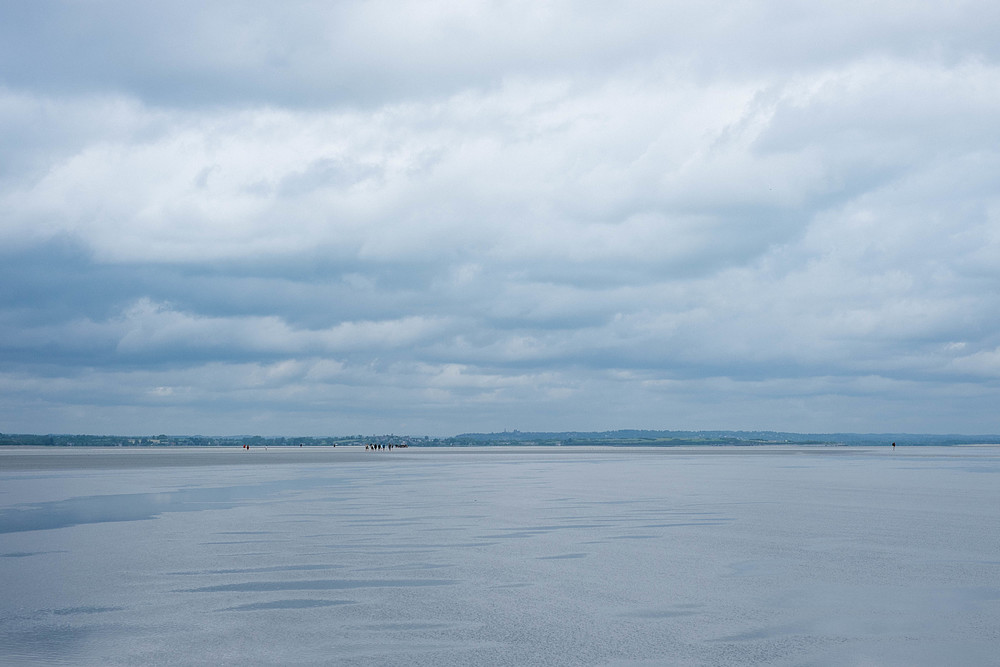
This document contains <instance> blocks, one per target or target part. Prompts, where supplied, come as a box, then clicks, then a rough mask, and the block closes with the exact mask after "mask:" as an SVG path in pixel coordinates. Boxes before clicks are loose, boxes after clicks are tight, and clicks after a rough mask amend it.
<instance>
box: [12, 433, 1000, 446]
mask: <svg viewBox="0 0 1000 667" xmlns="http://www.w3.org/2000/svg"><path fill="white" fill-rule="evenodd" d="M893 442H895V443H896V444H897V445H899V446H904V447H906V446H909V447H913V446H936V447H941V446H951V445H980V444H984V445H993V444H1000V435H963V434H913V433H789V432H780V431H653V430H629V429H626V430H617V431H562V432H522V431H517V430H515V431H504V432H501V433H463V434H460V435H455V436H451V437H446V438H432V437H428V436H413V435H346V436H323V437H285V436H273V437H264V436H259V435H234V436H201V435H165V434H160V435H152V436H151V435H143V436H125V435H70V434H46V435H38V434H10V433H0V446H34V447H226V446H232V447H241V446H243V445H250V446H251V447H255V446H257V447H334V446H350V445H362V446H363V445H366V444H371V443H374V444H394V445H406V446H409V447H484V446H508V447H509V446H536V447H538V446H552V447H557V446H562V447H581V446H589V447H592V446H603V447H691V446H706V447H711V446H723V445H724V446H746V447H752V446H758V445H812V446H822V447H851V446H865V447H871V446H878V445H890V444H891V443H893Z"/></svg>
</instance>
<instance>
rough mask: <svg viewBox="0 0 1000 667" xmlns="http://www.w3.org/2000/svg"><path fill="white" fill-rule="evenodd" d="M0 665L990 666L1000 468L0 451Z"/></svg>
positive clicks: (949, 461)
mask: <svg viewBox="0 0 1000 667" xmlns="http://www.w3.org/2000/svg"><path fill="white" fill-rule="evenodd" d="M0 584H2V586H3V589H4V595H3V596H0V663H4V664H74V665H77V664H145V663H154V664H194V663H198V664H202V663H219V664H237V663H239V664H329V663H336V664H345V665H353V664H359V665H361V664H399V665H403V664H406V665H413V664H417V665H421V664H423V665H449V664H453V665H468V664H489V665H494V664H510V665H521V664H553V665H564V664H565V665H580V664H614V665H619V664H621V665H629V664H650V665H653V664H681V665H687V664H690V665H701V664H712V665H717V664H733V665H737V664H739V665H743V664H752V663H757V664H778V665H802V664H808V665H852V664H853V665H868V664H879V665H939V664H1000V663H998V658H997V656H998V655H1000V448H994V447H953V448H913V449H906V450H903V451H896V452H892V451H891V450H888V449H887V448H878V449H863V448H820V447H816V448H806V447H803V448H791V447H775V448H758V447H754V448H704V449H698V448H691V449H688V448H685V449H680V448H678V449H576V448H558V449H555V448H550V449H532V448H510V449H508V448H489V449H474V450H465V449H463V450H447V449H415V448H411V449H408V450H395V451H392V452H365V451H364V450H360V451H359V450H356V449H352V448H337V450H327V451H311V452H301V451H299V452H296V451H290V450H289V451H275V450H274V449H273V448H272V451H270V452H266V453H264V452H255V453H253V454H251V455H249V456H247V455H244V454H243V452H242V451H241V450H240V451H239V453H237V452H236V451H233V450H230V451H222V450H214V451H191V450H171V451H169V452H164V451H162V450H160V451H149V452H137V451H134V450H133V451H129V452H119V453H117V454H116V453H115V452H113V451H99V452H87V451H75V452H72V453H67V452H60V451H52V450H46V451H40V452H33V451H28V450H23V449H19V450H16V451H12V450H4V451H0Z"/></svg>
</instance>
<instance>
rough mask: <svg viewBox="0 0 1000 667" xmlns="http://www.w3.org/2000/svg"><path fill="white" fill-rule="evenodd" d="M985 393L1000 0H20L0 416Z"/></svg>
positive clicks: (941, 422) (803, 403)
mask: <svg viewBox="0 0 1000 667" xmlns="http://www.w3.org/2000/svg"><path fill="white" fill-rule="evenodd" d="M998 408H1000V3H997V2H996V0H983V1H981V2H980V1H976V0H971V1H968V2H962V1H955V0H949V1H947V2H946V1H941V2H937V1H933V0H932V1H928V2H915V1H913V0H906V1H903V2H893V1H882V2H869V1H864V2H861V1H858V2H851V1H841V2H836V3H816V2H812V1H805V0H803V1H801V2H752V1H751V2H712V1H699V2H614V3H605V2H535V1H531V2H491V3H464V4H463V3H456V2H450V1H449V2H433V1H431V0H420V1H418V2H401V1H399V2H396V1H394V2H348V1H344V2H306V1H301V2H287V1H286V2H280V3H276V2H270V1H268V2H264V1H261V2H251V1H246V0H241V1H239V2H236V1H233V2H204V1H202V0H197V1H179V0H174V1H172V2H156V3H152V2H134V1H133V0H95V1H91V2H62V3H61V2H45V1H37V2H5V3H2V4H0V431H3V432H8V433H9V432H28V433H119V434H136V435H138V434H157V433H171V434H179V433H201V434H243V433H259V434H264V435H275V434H283V435H336V434H353V433H363V434H374V433H407V434H420V435H423V434H426V435H452V434H456V433H461V432H466V431H501V430H504V429H520V430H522V431H524V430H604V429H616V428H652V429H775V430H791V431H803V432H825V431H860V432H891V431H896V432H899V431H908V432H935V433H996V432H1000V409H998Z"/></svg>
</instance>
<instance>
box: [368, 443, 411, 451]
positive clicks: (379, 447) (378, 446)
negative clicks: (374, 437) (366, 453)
mask: <svg viewBox="0 0 1000 667" xmlns="http://www.w3.org/2000/svg"><path fill="white" fill-rule="evenodd" d="M394 447H406V445H377V444H374V443H373V444H370V445H365V449H370V450H373V451H374V450H376V449H389V450H391V449H393V448H394Z"/></svg>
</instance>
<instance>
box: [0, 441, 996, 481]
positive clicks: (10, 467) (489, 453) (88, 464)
mask: <svg viewBox="0 0 1000 667" xmlns="http://www.w3.org/2000/svg"><path fill="white" fill-rule="evenodd" d="M961 447H962V448H963V449H964V450H965V451H966V452H968V451H969V450H970V449H975V448H983V449H985V450H988V449H992V448H995V447H1000V445H996V444H992V443H978V444H970V445H966V446H961ZM949 451H951V453H952V455H954V454H956V453H957V452H955V449H954V446H951V447H929V446H924V447H912V448H898V447H897V449H896V451H894V452H892V453H891V455H894V456H947V455H949ZM789 452H797V453H801V454H803V455H814V456H840V455H866V456H867V455H872V456H883V455H886V454H887V449H886V448H885V447H872V446H841V447H824V446H816V445H794V444H793V445H786V444H773V445H756V446H745V445H743V446H741V445H732V446H726V445H718V446H704V445H696V446H677V447H656V446H652V447H641V446H633V447H620V446H619V447H609V446H586V445H584V446H570V447H553V446H527V445H520V446H498V445H489V446H481V447H418V448H410V449H394V450H392V451H389V450H382V451H367V450H365V449H364V447H360V446H351V447H268V448H264V447H260V448H253V447H251V448H250V449H249V450H244V449H242V448H240V447H24V446H14V447H10V446H0V474H2V473H5V472H14V471H27V470H81V469H83V470H116V469H128V468H163V467H204V466H239V465H253V466H260V465H266V466H283V465H307V466H315V465H340V464H352V463H379V464H381V463H383V462H386V463H388V462H392V461H396V462H399V463H403V462H405V461H434V460H435V459H447V458H451V457H465V456H470V455H477V454H478V455H482V456H486V457H488V458H489V460H491V461H498V462H499V461H502V460H503V459H504V458H505V457H510V459H511V460H517V459H520V458H523V457H525V456H549V457H564V456H572V455H582V456H589V455H594V456H601V455H604V456H621V455H626V454H631V455H634V456H717V455H721V456H725V455H729V456H754V457H756V456H769V455H776V454H781V455H784V454H788V453H789Z"/></svg>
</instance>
